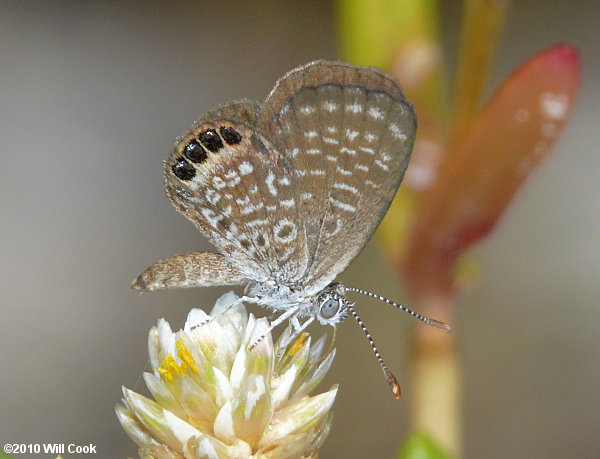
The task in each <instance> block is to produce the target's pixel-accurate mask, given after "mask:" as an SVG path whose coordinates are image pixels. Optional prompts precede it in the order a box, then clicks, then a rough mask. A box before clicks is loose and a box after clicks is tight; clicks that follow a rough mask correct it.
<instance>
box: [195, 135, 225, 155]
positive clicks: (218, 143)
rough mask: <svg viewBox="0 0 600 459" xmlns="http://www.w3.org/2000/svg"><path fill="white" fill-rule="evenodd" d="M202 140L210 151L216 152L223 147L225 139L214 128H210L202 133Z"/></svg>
mask: <svg viewBox="0 0 600 459" xmlns="http://www.w3.org/2000/svg"><path fill="white" fill-rule="evenodd" d="M200 142H202V145H204V146H205V147H206V148H207V149H208V150H209V151H211V152H213V153H216V152H217V151H219V150H220V149H221V148H223V141H222V140H221V137H219V134H218V133H217V131H215V130H214V129H208V130H207V131H204V132H203V133H202V134H200Z"/></svg>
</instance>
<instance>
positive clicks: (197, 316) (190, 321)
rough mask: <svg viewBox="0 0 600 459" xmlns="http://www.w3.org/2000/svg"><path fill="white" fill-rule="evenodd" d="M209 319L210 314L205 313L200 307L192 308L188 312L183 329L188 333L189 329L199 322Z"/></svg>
mask: <svg viewBox="0 0 600 459" xmlns="http://www.w3.org/2000/svg"><path fill="white" fill-rule="evenodd" d="M210 319H211V316H209V315H208V314H207V313H205V312H204V311H203V310H202V309H198V308H194V309H192V310H191V311H190V312H188V315H187V319H186V320H185V325H184V326H183V329H184V331H186V332H188V333H189V331H190V330H191V329H193V328H195V327H197V326H198V325H200V324H201V323H204V322H207V321H208V320H210Z"/></svg>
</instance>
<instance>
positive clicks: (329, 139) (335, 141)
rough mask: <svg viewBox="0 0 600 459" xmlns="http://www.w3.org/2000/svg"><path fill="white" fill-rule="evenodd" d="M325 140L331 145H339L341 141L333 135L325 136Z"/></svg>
mask: <svg viewBox="0 0 600 459" xmlns="http://www.w3.org/2000/svg"><path fill="white" fill-rule="evenodd" d="M323 142H325V143H329V144H331V145H339V143H340V142H339V141H338V140H337V139H334V138H333V137H323Z"/></svg>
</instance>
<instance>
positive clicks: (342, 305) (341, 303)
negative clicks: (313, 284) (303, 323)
mask: <svg viewBox="0 0 600 459" xmlns="http://www.w3.org/2000/svg"><path fill="white" fill-rule="evenodd" d="M351 307H352V304H351V303H350V302H349V301H348V300H347V299H346V289H345V288H344V286H343V285H342V284H340V283H339V282H334V283H332V284H329V285H328V286H327V287H326V288H324V289H323V290H322V291H321V292H320V293H319V294H318V295H317V296H316V298H315V299H314V302H313V310H314V315H315V317H316V318H317V320H318V321H319V323H320V324H321V325H332V326H333V325H335V324H337V323H339V322H341V321H342V320H344V319H345V318H346V317H348V314H349V308H351Z"/></svg>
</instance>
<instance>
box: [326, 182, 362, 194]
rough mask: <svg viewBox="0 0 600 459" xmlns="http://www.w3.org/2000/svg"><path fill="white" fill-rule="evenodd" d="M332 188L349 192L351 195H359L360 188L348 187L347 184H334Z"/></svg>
mask: <svg viewBox="0 0 600 459" xmlns="http://www.w3.org/2000/svg"><path fill="white" fill-rule="evenodd" d="M332 187H333V188H335V189H337V190H344V191H349V192H350V193H354V194H358V188H356V187H354V186H352V185H348V184H347V183H334V184H333V185H332Z"/></svg>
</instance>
